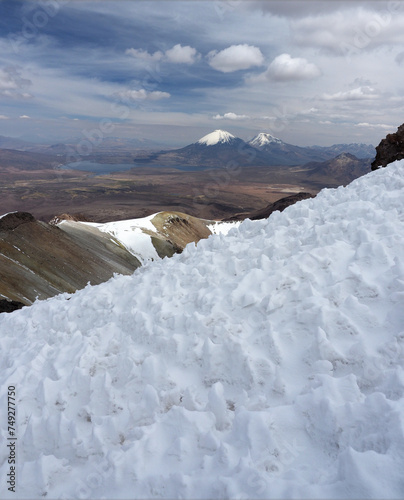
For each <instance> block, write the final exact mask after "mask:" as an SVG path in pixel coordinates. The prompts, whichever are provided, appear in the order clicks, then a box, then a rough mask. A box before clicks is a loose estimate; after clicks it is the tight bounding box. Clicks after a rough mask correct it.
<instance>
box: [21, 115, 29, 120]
mask: <svg viewBox="0 0 404 500" xmlns="http://www.w3.org/2000/svg"><path fill="white" fill-rule="evenodd" d="M20 118H22V119H23V120H30V119H31V117H30V116H28V115H21V116H20Z"/></svg>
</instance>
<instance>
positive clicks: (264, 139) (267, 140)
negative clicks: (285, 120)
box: [249, 132, 283, 148]
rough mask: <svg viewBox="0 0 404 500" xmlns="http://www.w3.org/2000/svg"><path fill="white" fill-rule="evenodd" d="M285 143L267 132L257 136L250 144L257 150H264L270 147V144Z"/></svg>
mask: <svg viewBox="0 0 404 500" xmlns="http://www.w3.org/2000/svg"><path fill="white" fill-rule="evenodd" d="M282 142H283V141H281V140H280V139H278V138H277V137H274V136H273V135H271V134H267V133H265V132H261V133H259V134H258V135H257V136H255V137H254V139H252V140H251V141H250V142H249V144H250V145H251V146H254V147H256V148H262V147H265V146H268V145H269V144H282Z"/></svg>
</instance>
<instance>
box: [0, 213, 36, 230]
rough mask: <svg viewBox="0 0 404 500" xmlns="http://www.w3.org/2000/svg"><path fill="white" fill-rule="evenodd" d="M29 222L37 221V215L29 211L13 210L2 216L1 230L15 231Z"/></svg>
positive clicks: (0, 219) (0, 220) (0, 221)
mask: <svg viewBox="0 0 404 500" xmlns="http://www.w3.org/2000/svg"><path fill="white" fill-rule="evenodd" d="M28 222H35V217H34V216H33V215H31V214H29V213H28V212H11V213H9V214H6V215H3V217H1V218H0V232H1V231H13V230H14V229H17V227H19V226H21V225H22V224H27V223H28Z"/></svg>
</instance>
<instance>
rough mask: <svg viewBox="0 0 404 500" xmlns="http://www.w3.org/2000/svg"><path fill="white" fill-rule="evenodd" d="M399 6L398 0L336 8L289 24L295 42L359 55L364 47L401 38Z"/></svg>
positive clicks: (402, 21) (403, 22) (402, 27)
mask: <svg viewBox="0 0 404 500" xmlns="http://www.w3.org/2000/svg"><path fill="white" fill-rule="evenodd" d="M328 3H330V4H336V5H338V4H339V2H328ZM352 4H353V5H354V2H352ZM374 6H375V4H374ZM403 8H404V5H403V3H402V2H385V5H384V6H383V7H382V5H381V6H380V9H378V10H376V9H375V8H371V7H366V8H363V7H353V8H351V9H346V10H341V9H338V11H336V12H331V13H325V14H321V13H320V14H317V15H308V16H306V17H303V18H302V19H297V20H295V21H292V22H291V28H292V32H293V34H294V39H295V41H296V43H297V44H298V45H299V46H305V47H315V48H320V49H323V50H326V51H327V52H329V53H333V54H334V55H346V56H352V55H360V54H361V52H362V51H364V50H372V49H374V48H377V47H379V46H382V45H386V44H391V43H397V44H400V43H403V42H404V17H403V16H402V15H399V14H400V12H401V14H402V11H403Z"/></svg>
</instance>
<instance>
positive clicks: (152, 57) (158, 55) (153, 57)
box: [125, 49, 164, 61]
mask: <svg viewBox="0 0 404 500" xmlns="http://www.w3.org/2000/svg"><path fill="white" fill-rule="evenodd" d="M125 54H128V55H129V56H132V57H134V58H135V59H141V60H142V61H160V60H161V59H162V58H163V57H164V54H163V53H162V52H161V51H160V50H158V51H157V52H154V53H153V54H150V53H149V52H147V50H143V49H127V50H126V51H125Z"/></svg>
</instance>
